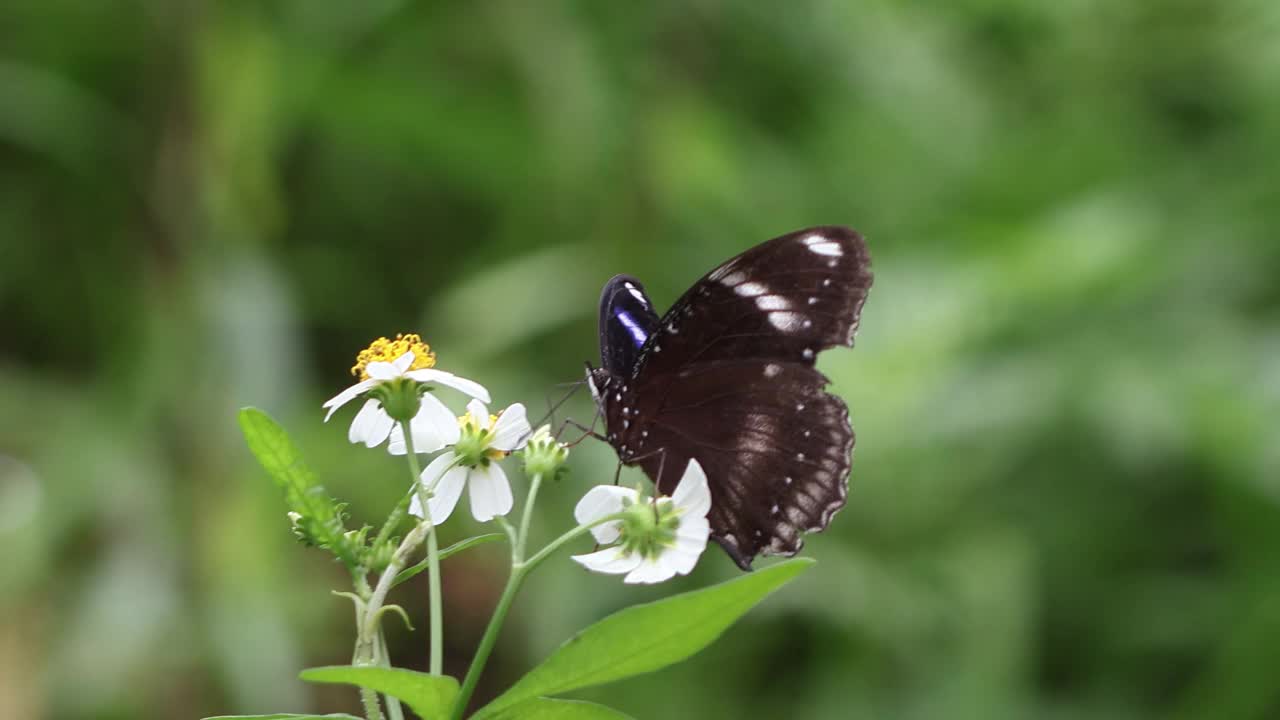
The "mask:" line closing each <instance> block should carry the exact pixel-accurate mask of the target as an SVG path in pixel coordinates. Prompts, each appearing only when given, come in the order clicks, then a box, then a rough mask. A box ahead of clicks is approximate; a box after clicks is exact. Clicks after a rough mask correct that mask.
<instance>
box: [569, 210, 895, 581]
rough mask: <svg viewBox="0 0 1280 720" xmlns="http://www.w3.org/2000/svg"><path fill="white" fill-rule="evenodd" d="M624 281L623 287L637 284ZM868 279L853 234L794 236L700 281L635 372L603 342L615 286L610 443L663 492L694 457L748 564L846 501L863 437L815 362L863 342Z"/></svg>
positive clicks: (663, 324) (737, 555)
mask: <svg viewBox="0 0 1280 720" xmlns="http://www.w3.org/2000/svg"><path fill="white" fill-rule="evenodd" d="M615 282H619V283H623V284H620V285H619V286H618V287H620V288H622V289H623V290H625V289H626V287H627V286H626V285H625V283H626V282H632V283H634V280H630V279H618V278H615V280H614V281H611V282H610V285H613V284H614V283H615ZM870 285H871V273H870V270H869V260H868V258H867V252H866V246H865V244H864V243H863V241H862V238H861V237H860V236H859V235H858V234H857V233H855V232H853V231H852V230H849V229H847V228H838V227H820V228H811V229H808V230H802V231H799V232H795V233H791V234H789V235H784V236H782V237H779V238H775V239H773V240H770V241H769V242H766V243H764V244H762V245H759V246H757V247H755V248H752V249H751V250H748V251H747V252H745V253H743V254H742V255H739V256H738V257H736V258H733V259H732V260H730V261H728V262H726V263H725V264H724V265H722V266H720V267H719V268H717V269H715V270H713V271H712V272H710V273H708V274H707V275H706V276H705V277H703V278H702V279H701V280H699V281H698V282H697V283H696V284H694V286H693V287H692V288H690V289H689V291H688V292H686V293H685V294H684V296H682V297H681V298H680V300H678V301H677V302H676V303H675V305H673V306H672V308H671V310H669V311H668V312H667V314H666V315H665V316H663V317H662V318H661V320H660V321H659V322H658V324H657V326H656V328H652V329H650V330H649V334H648V335H647V336H646V340H645V342H644V343H643V344H642V346H641V347H640V348H639V352H638V354H637V355H636V356H635V357H634V360H633V361H632V362H633V364H630V365H627V362H626V361H630V360H632V359H631V358H630V357H623V355H624V354H625V355H629V354H630V350H626V351H619V350H615V349H613V348H612V347H605V346H604V345H603V343H604V341H605V339H606V338H605V334H606V324H605V323H606V320H607V319H611V318H613V317H616V313H614V314H612V315H610V316H609V317H608V318H606V313H605V303H606V301H607V298H608V297H609V286H606V293H605V297H602V308H601V311H602V314H601V322H602V326H601V333H602V356H603V357H604V360H605V368H603V369H601V370H597V371H595V372H594V373H593V375H592V385H593V389H595V390H596V396H597V399H598V401H599V402H600V403H601V407H602V409H603V411H604V414H605V420H606V425H607V429H608V436H607V437H608V439H609V442H610V443H612V444H613V446H614V447H615V448H616V449H617V451H618V455H619V457H620V459H621V460H622V461H623V462H625V463H628V464H639V465H640V466H641V467H642V468H643V469H644V470H645V472H646V474H648V475H649V476H650V477H651V478H652V479H653V480H654V482H655V483H656V484H657V486H658V487H659V489H660V490H661V491H663V492H666V493H670V492H672V491H673V489H674V488H675V485H676V484H677V482H678V481H679V478H680V475H681V474H682V473H683V471H684V468H685V466H686V464H687V463H688V461H689V460H690V459H691V458H696V459H697V460H698V461H699V462H700V463H701V464H702V466H703V468H704V470H705V471H706V473H707V478H708V481H709V483H710V487H711V493H712V510H711V514H710V521H711V527H712V536H713V537H714V538H715V539H716V540H717V541H719V542H720V544H721V545H722V546H724V548H725V549H726V550H727V551H728V552H729V554H730V555H731V556H732V557H733V558H734V560H735V561H736V562H737V563H738V564H739V565H740V566H742V567H743V568H749V567H750V563H751V561H752V559H753V558H754V557H755V556H756V555H757V554H759V553H761V552H763V553H766V554H793V553H794V552H796V551H797V550H798V549H799V548H800V546H801V545H802V542H803V541H802V538H801V533H802V532H805V531H816V530H821V529H823V528H825V527H826V526H827V524H828V523H829V522H830V520H831V517H832V515H833V514H834V513H835V512H836V511H837V510H838V509H839V508H840V507H842V506H843V505H844V501H845V494H846V488H847V479H848V472H849V461H850V452H851V450H852V447H853V431H852V429H851V428H850V426H849V420H848V412H847V410H846V408H845V405H844V403H843V402H842V401H841V400H840V399H839V398H836V397H835V396H832V395H830V394H828V393H827V392H825V390H824V388H825V386H826V384H827V379H826V378H825V377H824V376H823V375H822V374H821V373H819V372H818V371H817V370H815V369H814V368H813V363H814V360H815V357H816V355H817V353H818V352H820V351H821V350H823V349H825V348H828V347H832V346H834V345H848V344H851V343H852V339H853V333H854V330H855V329H856V327H857V323H858V315H859V312H860V311H861V308H862V304H863V302H864V301H865V299H866V295H867V291H868V289H869V288H870ZM637 287H638V285H637ZM628 294H630V293H628ZM640 295H641V299H643V300H644V303H645V307H648V306H647V299H644V298H643V293H642V292H641V293H640ZM650 312H652V311H651V310H650ZM612 322H613V326H615V327H616V326H617V325H618V324H619V323H618V322H617V321H616V320H614V321H612ZM615 335H616V331H615ZM611 342H612V340H611ZM611 359H613V360H615V361H616V360H619V359H621V360H622V361H623V362H618V363H616V364H611Z"/></svg>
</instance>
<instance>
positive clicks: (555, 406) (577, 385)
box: [521, 380, 587, 440]
mask: <svg viewBox="0 0 1280 720" xmlns="http://www.w3.org/2000/svg"><path fill="white" fill-rule="evenodd" d="M586 384H587V381H586V380H575V381H573V382H567V383H556V384H555V385H553V386H552V387H557V388H565V387H567V388H569V392H567V393H565V394H564V396H563V397H561V398H560V399H559V400H557V401H556V402H554V403H552V402H551V391H550V390H548V391H547V392H546V394H544V396H543V399H544V400H546V403H547V414H546V415H543V416H542V418H541V419H540V420H538V422H536V423H532V424H531V425H530V426H529V435H532V434H533V433H534V432H535V431H536V430H537V429H538V428H539V427H542V425H543V423H546V422H548V421H550V422H551V423H552V424H555V417H556V411H557V410H559V409H560V407H561V406H562V405H564V404H565V403H566V402H568V401H569V398H571V397H573V396H574V395H575V394H576V393H577V392H578V390H579V389H581V388H582V386H583V385H586ZM560 427H561V429H563V428H564V426H563V425H561V426H560ZM556 437H560V433H559V432H557V433H556ZM521 439H522V440H527V439H528V436H526V437H524V438H521Z"/></svg>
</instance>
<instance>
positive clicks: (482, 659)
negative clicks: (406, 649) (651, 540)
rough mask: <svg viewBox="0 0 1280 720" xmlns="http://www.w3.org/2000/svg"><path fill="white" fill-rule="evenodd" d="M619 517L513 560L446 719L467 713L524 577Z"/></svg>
mask: <svg viewBox="0 0 1280 720" xmlns="http://www.w3.org/2000/svg"><path fill="white" fill-rule="evenodd" d="M535 482H536V477H535ZM531 494H532V493H531ZM622 517H623V513H617V514H614V515H606V516H605V517H602V518H599V519H598V520H595V521H593V522H590V523H588V524H586V525H579V526H578V527H576V528H574V529H572V530H570V531H569V532H567V533H565V534H563V535H561V536H560V537H558V538H556V539H555V540H552V541H551V543H550V544H548V545H547V546H546V547H544V548H542V550H540V551H538V553H537V554H536V555H534V556H533V557H531V558H529V559H528V560H525V561H516V562H513V563H512V564H511V575H510V576H509V577H508V578H507V586H506V587H505V588H503V589H502V597H500V598H498V606H497V607H496V608H494V610H493V617H491V618H489V625H488V627H486V628H485V629H484V636H483V637H481V638H480V647H478V648H476V655H475V657H474V658H472V660H471V667H470V668H468V669H467V676H466V677H465V678H463V680H462V689H460V690H459V691H458V698H457V700H455V701H454V704H453V712H452V713H451V714H450V716H449V717H450V720H462V714H463V713H464V712H466V709H467V705H468V704H469V703H470V702H471V695H472V693H474V692H475V690H476V684H477V683H479V682H480V674H481V673H483V672H484V666H485V663H487V662H488V661H489V654H490V653H491V652H493V646H494V645H495V644H496V643H497V641H498V632H499V631H500V630H501V629H502V624H503V623H504V622H505V621H506V619H507V612H508V611H510V610H511V603H512V601H513V600H515V597H516V593H517V592H518V591H519V590H520V585H521V584H523V583H524V579H525V577H526V576H527V575H528V574H529V573H530V572H532V571H533V569H534V568H536V567H537V566H538V565H539V564H541V563H542V561H543V560H546V559H547V558H548V557H550V556H551V554H552V553H554V552H555V551H556V550H559V549H560V548H561V547H563V546H564V544H565V543H567V542H569V541H571V540H573V539H574V538H576V537H580V536H581V535H584V534H586V533H588V532H590V531H591V528H593V527H595V526H597V525H600V524H602V523H606V522H610V521H612V520H620V519H622Z"/></svg>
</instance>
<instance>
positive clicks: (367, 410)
mask: <svg viewBox="0 0 1280 720" xmlns="http://www.w3.org/2000/svg"><path fill="white" fill-rule="evenodd" d="M393 425H395V421H394V420H392V419H391V416H390V415H388V414H387V411H386V410H383V409H382V404H381V403H379V402H378V401H377V400H374V399H373V398H369V399H368V400H365V401H364V407H362V408H360V412H358V413H356V418H355V420H352V421H351V429H350V430H348V431H347V439H348V440H350V441H351V442H353V443H364V444H365V446H366V447H377V446H379V445H381V444H382V441H383V440H386V439H387V436H388V435H390V434H391V427H392V426H393Z"/></svg>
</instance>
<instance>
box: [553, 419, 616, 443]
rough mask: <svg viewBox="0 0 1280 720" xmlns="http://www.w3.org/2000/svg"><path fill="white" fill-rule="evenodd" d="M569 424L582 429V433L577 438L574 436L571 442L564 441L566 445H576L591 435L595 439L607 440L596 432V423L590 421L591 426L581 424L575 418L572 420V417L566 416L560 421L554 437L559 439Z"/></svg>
mask: <svg viewBox="0 0 1280 720" xmlns="http://www.w3.org/2000/svg"><path fill="white" fill-rule="evenodd" d="M597 417H598V416H597ZM570 426H572V427H575V428H577V429H579V430H581V431H582V435H580V436H578V437H577V438H575V439H574V440H573V442H568V443H565V444H566V445H568V446H569V447H573V446H575V445H577V444H578V443H580V442H582V441H583V440H586V439H587V438H589V437H591V438H595V439H597V440H601V441H603V442H608V438H606V437H605V436H603V435H601V434H600V433H598V432H596V424H595V422H592V423H591V427H587V426H586V425H583V424H582V423H580V422H578V421H577V420H574V419H573V418H566V419H565V421H564V422H562V423H560V428H559V429H557V430H556V433H555V437H556V438H557V439H559V438H560V436H561V435H562V434H563V433H564V431H565V428H567V427H570Z"/></svg>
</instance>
